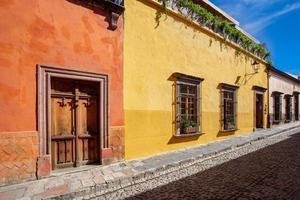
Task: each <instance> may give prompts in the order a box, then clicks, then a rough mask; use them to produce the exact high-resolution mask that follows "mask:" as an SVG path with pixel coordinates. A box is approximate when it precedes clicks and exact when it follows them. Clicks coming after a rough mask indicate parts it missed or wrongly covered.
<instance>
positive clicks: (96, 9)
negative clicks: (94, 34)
mask: <svg viewBox="0 0 300 200" xmlns="http://www.w3.org/2000/svg"><path fill="white" fill-rule="evenodd" d="M67 1H68V2H70V3H73V4H76V5H78V6H82V7H84V8H87V9H90V10H92V11H93V12H94V13H95V14H97V15H102V16H105V22H107V24H108V26H107V29H109V30H110V29H111V27H110V16H109V12H107V11H105V10H104V4H103V5H101V7H97V6H93V5H91V4H89V3H88V1H86V2H82V1H80V0H67Z"/></svg>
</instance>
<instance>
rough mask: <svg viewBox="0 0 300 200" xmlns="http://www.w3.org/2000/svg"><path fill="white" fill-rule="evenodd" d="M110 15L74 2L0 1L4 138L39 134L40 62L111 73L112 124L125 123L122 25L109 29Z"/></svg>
mask: <svg viewBox="0 0 300 200" xmlns="http://www.w3.org/2000/svg"><path fill="white" fill-rule="evenodd" d="M106 15H107V13H106V12H105V11H104V10H101V9H95V8H90V7H87V6H86V5H85V4H80V3H78V1H73V0H51V1H46V0H26V1H25V0H22V1H20V0H1V1H0V136H1V134H2V133H3V134H4V133H5V138H7V136H8V135H9V133H10V132H11V134H15V133H16V132H28V131H29V132H30V131H31V132H32V131H33V132H35V131H37V116H36V109H37V101H36V98H37V96H36V82H37V80H36V65H37V64H46V65H49V66H55V67H63V68H69V67H70V68H72V69H76V70H83V71H90V72H96V73H103V74H108V75H109V109H110V110H109V125H110V126H111V127H113V126H123V125H124V119H123V98H122V96H123V94H122V91H123V86H122V83H123V80H122V79H123V69H122V65H123V25H122V23H123V22H122V17H120V18H119V21H118V29H117V30H115V31H111V30H108V29H107V27H108V22H107V19H106ZM37 134H38V133H37ZM30 137H32V135H30ZM6 145H7V144H6ZM10 145H11V146H13V145H14V143H12V144H10ZM35 146H36V145H35ZM35 146H34V145H33V147H34V149H32V151H33V152H34V151H36V149H35ZM4 148H6V146H3V145H2V146H1V145H0V157H1V153H3V152H4V153H5V151H4ZM4 153H3V154H4ZM15 153H16V152H15ZM34 155H35V154H34ZM28 159H31V158H28ZM1 162H4V161H1ZM0 165H1V163H0Z"/></svg>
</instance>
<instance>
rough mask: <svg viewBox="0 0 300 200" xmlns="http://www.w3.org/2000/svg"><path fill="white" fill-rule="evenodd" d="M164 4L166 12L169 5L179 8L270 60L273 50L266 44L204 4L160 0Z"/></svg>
mask: <svg viewBox="0 0 300 200" xmlns="http://www.w3.org/2000/svg"><path fill="white" fill-rule="evenodd" d="M158 1H159V2H161V3H162V5H163V8H164V9H163V10H164V12H166V10H167V7H171V8H172V9H173V10H177V11H178V12H180V13H181V14H182V15H184V16H186V17H188V18H190V19H192V20H193V21H196V22H198V23H199V24H201V25H203V26H205V27H207V28H210V29H211V30H213V31H214V32H216V33H218V34H220V35H222V36H223V37H224V38H225V40H227V39H229V40H230V41H232V42H235V43H236V44H238V45H240V46H241V47H243V48H244V49H246V50H247V51H249V52H251V53H253V54H255V55H257V56H259V57H260V58H262V59H264V60H268V59H269V57H270V55H271V52H269V51H268V50H267V49H266V47H265V45H264V44H258V43H256V42H255V41H253V40H252V39H251V38H249V37H248V36H246V35H245V34H244V33H242V32H241V31H240V30H238V29H237V28H236V27H235V26H233V25H231V24H230V23H229V22H228V21H226V20H224V19H221V18H219V17H217V16H215V15H213V14H212V13H210V12H209V11H208V10H206V9H205V8H203V7H202V6H200V5H198V4H196V3H194V2H193V1H191V0H158Z"/></svg>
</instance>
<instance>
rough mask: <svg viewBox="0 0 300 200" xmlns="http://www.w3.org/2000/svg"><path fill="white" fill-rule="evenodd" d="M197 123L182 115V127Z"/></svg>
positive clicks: (194, 125)
mask: <svg viewBox="0 0 300 200" xmlns="http://www.w3.org/2000/svg"><path fill="white" fill-rule="evenodd" d="M196 125H197V123H196V122H194V121H193V120H192V119H190V118H188V117H183V119H182V127H183V128H190V127H196Z"/></svg>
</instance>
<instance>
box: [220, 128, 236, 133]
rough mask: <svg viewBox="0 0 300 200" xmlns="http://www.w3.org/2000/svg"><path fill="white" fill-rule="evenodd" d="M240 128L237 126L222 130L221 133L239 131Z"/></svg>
mask: <svg viewBox="0 0 300 200" xmlns="http://www.w3.org/2000/svg"><path fill="white" fill-rule="evenodd" d="M238 130H239V129H237V128H235V129H230V130H220V131H219V132H220V133H227V132H234V131H238Z"/></svg>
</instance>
